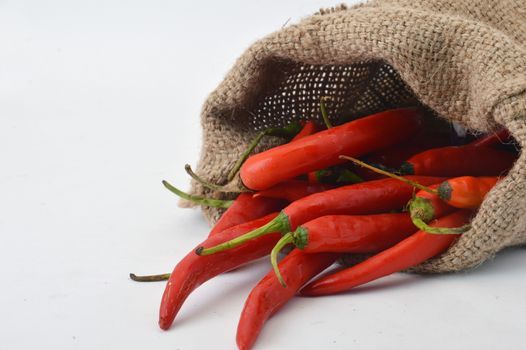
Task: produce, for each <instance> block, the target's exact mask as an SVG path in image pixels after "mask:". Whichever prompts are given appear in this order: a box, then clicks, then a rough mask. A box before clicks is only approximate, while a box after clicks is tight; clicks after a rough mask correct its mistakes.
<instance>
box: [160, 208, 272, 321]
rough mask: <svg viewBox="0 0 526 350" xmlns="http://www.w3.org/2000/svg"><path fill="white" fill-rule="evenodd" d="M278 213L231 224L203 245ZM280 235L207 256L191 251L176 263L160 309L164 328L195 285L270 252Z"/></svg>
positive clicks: (257, 224) (251, 226)
mask: <svg viewBox="0 0 526 350" xmlns="http://www.w3.org/2000/svg"><path fill="white" fill-rule="evenodd" d="M276 215H277V213H273V214H269V215H267V216H265V217H263V218H260V219H257V220H254V221H250V222H247V223H244V224H241V225H237V226H234V227H231V228H229V229H227V230H226V231H223V232H222V233H218V234H215V235H214V236H212V237H209V238H208V239H207V240H206V241H204V242H203V243H201V244H200V246H202V245H204V246H209V245H215V244H218V243H221V242H225V241H227V240H229V239H232V238H234V237H237V236H239V235H241V234H243V233H245V232H248V231H251V230H253V229H254V228H256V227H259V226H261V225H263V224H265V223H267V222H269V221H270V220H272V219H273V218H275V217H276ZM279 237H280V235H279V234H278V233H276V234H271V235H268V236H265V237H261V238H259V239H256V240H253V241H250V242H247V243H246V244H244V245H242V246H239V247H238V248H236V249H234V250H232V251H228V252H224V253H219V254H215V255H211V256H206V257H199V256H197V255H195V253H194V252H193V251H191V252H190V253H189V254H187V255H186V256H185V257H184V258H183V259H182V260H181V261H180V262H179V263H178V264H177V266H175V268H174V270H173V272H172V273H171V275H170V279H169V280H168V283H167V284H166V288H165V290H164V294H163V297H162V300H161V307H160V311H159V326H160V327H161V328H162V329H168V328H169V327H170V325H171V324H172V322H173V320H174V318H175V316H176V315H177V312H178V311H179V309H180V308H181V306H182V304H183V302H184V301H185V300H186V298H187V297H188V295H190V293H191V292H192V291H193V290H194V289H196V288H197V287H199V286H200V285H201V284H203V283H204V282H206V281H208V280H209V279H211V278H212V277H214V276H217V275H219V274H221V273H223V272H226V271H229V270H231V269H234V268H236V267H238V266H240V265H243V264H245V263H247V262H250V261H252V260H255V259H258V258H260V257H263V256H265V255H267V254H268V253H270V251H271V250H272V247H273V246H274V245H275V244H276V242H277V241H278V240H279Z"/></svg>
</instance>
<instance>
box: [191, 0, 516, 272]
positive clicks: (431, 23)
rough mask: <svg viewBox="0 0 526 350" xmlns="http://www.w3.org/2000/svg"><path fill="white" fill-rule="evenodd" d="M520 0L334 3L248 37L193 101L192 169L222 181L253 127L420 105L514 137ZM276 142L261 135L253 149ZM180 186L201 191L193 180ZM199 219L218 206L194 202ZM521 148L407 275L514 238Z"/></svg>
mask: <svg viewBox="0 0 526 350" xmlns="http://www.w3.org/2000/svg"><path fill="white" fill-rule="evenodd" d="M525 38H526V3H525V2H523V1H497V0H496V1H467V0H449V1H447V0H417V1H415V0H405V1H404V0H391V1H387V0H383V1H371V2H368V3H366V4H362V5H358V6H354V7H352V8H346V7H345V6H339V7H337V8H334V9H330V10H323V11H320V12H319V13H317V14H315V15H313V16H311V17H309V18H306V19H305V20H302V21H301V22H299V23H298V24H295V25H290V26H288V27H286V28H283V29H281V30H279V31H277V32H275V33H272V34H270V35H269V36H267V37H265V38H263V39H261V40H259V41H257V42H256V43H254V44H253V45H252V46H251V47H250V48H249V49H247V50H246V51H245V53H243V55H242V56H241V57H240V58H239V59H238V60H237V62H236V63H235V65H234V66H233V67H232V69H231V70H230V71H229V72H228V74H227V75H226V77H225V79H224V80H223V81H222V82H221V84H220V85H219V86H218V87H217V88H216V89H215V90H214V91H213V92H212V93H211V94H210V96H209V97H208V99H207V100H206V102H205V103H204V106H203V110H202V116H201V118H202V127H203V147H202V153H201V158H200V160H199V163H198V166H197V173H198V174H200V175H201V176H203V177H204V178H206V179H208V180H210V181H213V182H216V183H224V182H225V181H226V175H227V174H228V171H229V170H230V168H231V166H232V165H233V164H234V163H235V161H236V159H237V158H238V157H239V155H240V154H241V153H242V152H243V150H244V149H245V148H246V146H247V143H248V142H249V140H250V139H251V138H252V137H253V136H254V134H255V131H256V130H261V129H263V128H265V127H268V126H277V125H284V124H286V123H287V122H288V121H290V120H292V119H297V118H304V119H309V118H317V117H318V114H319V112H318V106H319V98H320V97H321V96H327V95H328V96H331V97H333V99H332V101H331V103H330V105H329V109H330V114H331V115H333V116H336V115H337V116H360V115H364V114H368V113H373V112H377V111H381V110H385V109H388V108H393V107H401V106H407V105H414V104H417V103H418V104H422V105H423V106H426V107H428V108H430V109H431V110H433V111H434V112H435V113H436V114H437V115H439V116H440V117H443V118H446V119H448V120H451V121H457V122H459V123H461V124H463V125H465V126H466V127H468V128H470V129H473V130H477V131H490V130H492V129H495V128H496V127H498V126H500V125H502V126H505V127H506V128H508V129H509V130H510V132H511V133H512V135H513V136H514V137H515V138H516V140H517V141H518V143H519V144H520V146H521V148H523V147H524V146H525V144H526V44H525V43H526V40H525ZM276 142H279V140H276V139H270V138H269V139H268V140H267V141H266V142H265V143H264V144H263V145H261V147H260V148H259V150H262V149H265V148H268V147H270V146H272V145H273V144H274V143H276ZM192 192H193V193H196V194H207V195H210V193H208V192H207V191H206V190H204V189H203V188H202V187H201V186H200V185H198V184H196V183H193V184H192ZM204 211H205V214H206V216H207V217H208V218H209V220H210V221H212V222H213V221H214V220H216V219H217V217H218V214H219V212H218V211H217V210H215V209H205V210H204ZM525 214H526V155H525V154H524V152H521V155H520V157H519V160H518V161H517V163H516V164H515V165H514V167H513V169H512V170H511V171H510V173H509V175H508V176H507V177H506V178H505V179H504V180H503V181H502V182H500V183H499V184H498V185H497V186H496V187H495V188H494V190H492V191H491V193H490V194H489V195H488V196H487V198H486V200H485V201H484V203H483V205H482V206H481V208H480V210H479V211H478V214H477V215H476V217H475V218H474V220H473V222H472V226H473V228H472V229H471V230H470V231H469V232H466V233H465V234H464V235H462V237H461V238H460V239H459V240H458V241H457V242H456V244H455V245H454V246H452V247H451V248H450V249H449V250H448V251H447V252H446V253H445V254H443V255H442V256H440V257H438V258H435V259H433V260H430V261H428V262H426V263H424V264H422V265H420V266H419V267H418V268H417V269H416V270H417V271H419V272H447V271H458V270H462V269H466V268H470V267H473V266H476V265H478V264H480V263H482V262H483V261H485V260H486V259H488V258H490V257H491V256H493V255H494V254H495V253H496V252H498V251H499V250H501V249H503V248H505V247H508V246H513V245H518V244H523V243H525V242H526V215H525Z"/></svg>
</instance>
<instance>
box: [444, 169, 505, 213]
mask: <svg viewBox="0 0 526 350" xmlns="http://www.w3.org/2000/svg"><path fill="white" fill-rule="evenodd" d="M497 181H499V178H498V177H495V176H483V177H474V176H461V177H456V178H453V179H449V180H447V181H444V182H442V183H441V184H440V185H439V186H438V188H437V191H438V196H439V197H440V198H441V199H442V200H444V201H446V203H448V204H449V205H451V206H453V207H455V208H461V209H476V208H478V207H479V206H480V205H481V204H482V201H483V200H484V197H486V194H488V192H489V191H490V190H491V189H492V188H493V187H494V186H495V184H496V183H497Z"/></svg>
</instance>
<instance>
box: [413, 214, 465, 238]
mask: <svg viewBox="0 0 526 350" xmlns="http://www.w3.org/2000/svg"><path fill="white" fill-rule="evenodd" d="M411 220H413V224H414V225H415V226H416V227H418V229H419V230H421V231H425V232H427V233H431V234H438V235H459V234H462V233H464V232H466V231H467V230H469V229H470V228H471V225H469V224H468V225H464V226H460V227H432V226H429V225H428V224H426V223H425V222H424V221H422V219H419V218H413V217H411Z"/></svg>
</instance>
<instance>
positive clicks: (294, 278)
mask: <svg viewBox="0 0 526 350" xmlns="http://www.w3.org/2000/svg"><path fill="white" fill-rule="evenodd" d="M338 257H339V254H332V253H319V254H306V253H303V252H302V251H299V250H297V249H295V250H293V251H292V252H291V253H290V254H289V255H287V256H286V257H285V258H284V259H283V260H282V261H281V262H280V263H279V268H280V270H281V271H282V273H283V278H284V279H285V281H286V282H287V285H288V288H283V287H282V286H281V285H280V283H279V282H278V280H277V279H276V276H275V275H274V273H273V272H272V271H270V272H269V273H268V274H267V275H266V276H265V277H263V279H262V280H261V281H260V282H259V283H258V284H257V285H256V286H255V287H254V289H252V291H251V292H250V295H249V296H248V298H247V300H246V302H245V306H244V308H243V311H242V312H241V317H240V319H239V323H238V326H237V336H236V341H237V345H238V347H239V349H240V350H246V349H250V347H251V346H252V344H254V342H255V341H256V338H257V336H258V335H259V333H260V331H261V329H262V328H263V325H264V323H265V322H266V320H267V319H268V318H269V317H270V316H271V315H273V314H274V313H275V312H276V311H278V310H279V309H280V308H281V307H282V306H283V305H285V304H286V303H287V302H288V301H289V300H290V299H291V298H292V297H293V296H294V295H295V294H296V293H297V292H298V290H299V289H300V288H301V287H302V286H303V285H304V284H305V283H307V282H308V281H309V280H310V279H311V278H313V277H314V276H316V275H317V274H319V273H320V272H322V271H323V270H325V269H326V268H327V267H329V266H330V265H332V263H333V262H334V261H336V259H337V258H338Z"/></svg>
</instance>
